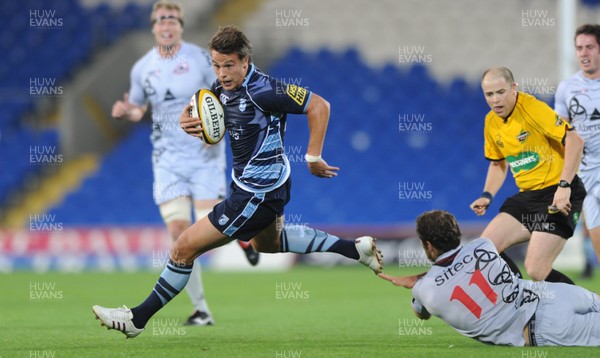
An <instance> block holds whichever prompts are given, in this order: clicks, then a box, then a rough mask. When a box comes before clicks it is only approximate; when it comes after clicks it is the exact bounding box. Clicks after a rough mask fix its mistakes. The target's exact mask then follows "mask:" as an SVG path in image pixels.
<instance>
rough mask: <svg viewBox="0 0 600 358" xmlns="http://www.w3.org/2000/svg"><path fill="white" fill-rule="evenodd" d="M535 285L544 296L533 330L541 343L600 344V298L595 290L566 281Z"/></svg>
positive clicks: (561, 344)
mask: <svg viewBox="0 0 600 358" xmlns="http://www.w3.org/2000/svg"><path fill="white" fill-rule="evenodd" d="M533 285H535V286H537V287H538V288H539V289H537V290H536V289H533V291H534V292H536V293H537V294H538V295H539V297H540V303H539V305H538V307H537V310H536V311H535V329H534V331H533V334H534V335H535V340H536V344H537V345H538V346H600V302H599V299H598V296H597V295H596V294H595V293H593V292H591V291H588V290H586V289H585V288H583V287H579V286H575V285H568V284H566V283H556V282H545V281H540V282H535V283H533ZM535 286H534V287H535Z"/></svg>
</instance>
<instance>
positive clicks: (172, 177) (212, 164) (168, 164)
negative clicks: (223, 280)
mask: <svg viewBox="0 0 600 358" xmlns="http://www.w3.org/2000/svg"><path fill="white" fill-rule="evenodd" d="M151 20H152V24H153V25H152V33H153V34H154V37H155V40H156V46H154V48H152V49H151V50H150V51H148V52H147V53H146V54H145V55H144V56H143V57H142V58H141V59H140V60H138V61H137V62H136V63H135V65H134V66H133V69H132V70H131V87H130V89H129V93H126V94H125V97H124V99H123V100H122V101H117V102H116V103H115V104H114V106H113V109H112V116H113V117H115V118H118V119H127V120H130V121H133V122H138V121H140V120H141V119H142V117H143V116H144V113H145V112H146V110H147V105H148V104H150V105H151V106H152V135H151V141H152V146H153V152H152V164H153V172H154V190H153V195H154V201H155V202H156V204H157V205H158V206H159V209H160V213H161V216H162V218H163V220H164V222H165V224H166V226H167V229H168V231H169V234H170V236H171V238H172V240H173V241H175V240H176V239H177V238H178V237H179V235H181V233H182V232H183V231H184V230H185V229H187V228H188V227H189V226H190V225H191V222H192V215H191V213H192V205H193V207H194V216H195V219H196V220H200V219H201V218H203V217H204V216H206V214H208V213H209V212H210V211H211V209H212V207H213V206H215V205H216V204H217V203H219V202H220V201H221V200H222V199H223V198H224V196H225V191H226V187H225V185H226V179H225V168H226V159H225V141H223V142H221V143H219V144H217V145H211V146H208V145H205V144H204V143H202V141H200V140H198V139H197V138H193V137H191V136H189V135H187V134H186V133H185V132H184V131H183V130H182V129H181V127H180V125H179V115H180V113H181V110H182V109H183V108H185V106H186V105H187V104H188V103H189V101H190V98H191V97H192V95H193V94H194V92H196V90H197V89H199V88H208V87H210V86H211V85H212V83H213V82H214V81H215V79H216V76H215V73H214V71H213V69H212V64H211V62H210V56H209V54H208V51H206V50H205V49H202V48H200V47H198V46H196V45H193V44H190V43H187V42H184V41H183V40H182V33H183V14H182V9H181V7H180V6H179V5H178V4H176V3H172V2H166V1H159V2H157V3H155V4H154V7H153V10H152V15H151ZM242 248H244V251H245V252H246V255H247V257H248V259H249V261H250V262H251V263H252V264H256V263H257V262H258V253H257V252H256V251H255V250H254V249H253V248H252V247H251V246H250V245H244V246H242ZM194 268H195V270H194V271H193V272H192V278H191V279H190V281H189V283H188V285H187V291H188V295H189V296H190V299H191V300H192V303H193V304H194V308H195V311H194V313H193V314H192V316H190V317H189V318H188V321H187V322H186V324H189V325H210V324H213V323H214V320H213V319H212V316H211V314H210V311H209V309H208V306H207V304H206V299H205V297H204V289H203V286H202V280H201V274H200V264H199V263H198V264H197V265H194Z"/></svg>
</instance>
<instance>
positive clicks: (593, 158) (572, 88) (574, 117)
mask: <svg viewBox="0 0 600 358" xmlns="http://www.w3.org/2000/svg"><path fill="white" fill-rule="evenodd" d="M554 99H555V101H554V110H555V111H556V113H558V114H559V115H561V116H562V117H564V118H567V119H570V121H571V124H573V126H574V127H575V129H576V130H577V133H579V135H580V136H581V137H582V138H583V140H584V141H585V146H584V149H583V159H582V160H581V165H580V166H579V169H580V170H582V171H587V170H593V169H596V168H599V167H600V79H595V80H591V79H589V78H587V77H585V76H584V75H583V72H582V71H579V72H577V73H576V74H574V75H573V76H571V77H569V78H567V79H565V80H563V81H562V82H561V83H560V84H559V85H558V88H557V89H556V95H555V98H554Z"/></svg>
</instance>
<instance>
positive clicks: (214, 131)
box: [190, 88, 225, 144]
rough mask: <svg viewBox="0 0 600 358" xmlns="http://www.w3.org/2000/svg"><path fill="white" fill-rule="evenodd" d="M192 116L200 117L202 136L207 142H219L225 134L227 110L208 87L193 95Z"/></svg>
mask: <svg viewBox="0 0 600 358" xmlns="http://www.w3.org/2000/svg"><path fill="white" fill-rule="evenodd" d="M190 104H191V105H192V113H191V115H192V117H193V118H200V121H201V122H202V136H203V137H204V142H206V143H207V144H217V143H219V142H220V141H221V139H223V137H224V136H225V112H224V111H223V106H221V102H219V99H218V98H217V96H215V94H214V93H212V92H211V91H210V90H208V89H206V88H202V89H200V90H198V91H197V92H196V93H194V95H193V96H192V100H191V102H190Z"/></svg>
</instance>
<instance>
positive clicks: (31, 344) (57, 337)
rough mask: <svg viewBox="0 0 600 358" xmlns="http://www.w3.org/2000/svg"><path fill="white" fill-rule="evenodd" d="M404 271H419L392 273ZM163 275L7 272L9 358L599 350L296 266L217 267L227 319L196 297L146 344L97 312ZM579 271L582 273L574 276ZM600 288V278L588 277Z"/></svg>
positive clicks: (365, 280)
mask: <svg viewBox="0 0 600 358" xmlns="http://www.w3.org/2000/svg"><path fill="white" fill-rule="evenodd" d="M386 272H388V273H390V274H394V275H398V274H410V273H414V272H415V271H414V270H399V269H396V270H394V269H390V270H386ZM158 274H159V273H157V272H143V273H112V274H103V273H80V274H59V273H46V274H36V273H28V272H19V273H13V274H10V275H2V276H0V282H1V283H2V284H1V285H0V287H2V288H3V290H2V291H3V292H2V294H1V295H0V307H1V310H2V312H1V317H2V318H1V322H2V323H3V327H2V333H1V334H0V337H1V338H0V341H2V344H1V345H0V357H176V356H180V357H185V356H195V357H198V356H202V357H276V358H277V357H281V358H290V357H298V358H300V357H388V356H409V357H433V356H436V357H446V356H453V357H461V358H465V357H478V358H480V357H482V356H484V355H490V356H493V357H546V356H550V357H563V356H564V357H572V356H594V355H597V354H598V348H584V347H575V348H566V347H558V348H555V347H552V348H550V347H541V348H520V347H494V346H487V345H483V344H481V343H478V342H476V341H474V340H471V339H468V338H465V337H462V336H461V335H460V334H458V333H456V332H455V331H454V330H452V329H451V328H449V327H448V326H447V325H446V324H445V323H443V322H442V321H441V320H439V319H437V318H432V319H430V320H428V321H420V320H418V319H416V318H415V317H414V316H413V314H412V311H411V308H410V297H411V296H410V291H409V290H406V289H403V288H397V287H394V286H392V285H391V284H390V283H388V282H385V281H383V280H381V279H379V278H377V277H375V276H374V275H373V274H371V273H370V272H369V271H368V270H366V269H365V268H364V267H336V268H311V267H296V268H294V269H293V270H291V271H289V272H284V273H252V272H250V273H221V272H205V273H204V284H205V287H206V288H207V297H208V300H209V305H210V308H211V310H212V312H213V314H214V316H215V319H216V325H215V326H212V327H184V326H182V324H183V322H184V320H185V318H186V317H187V316H188V315H189V314H190V313H191V304H190V303H189V299H188V297H187V294H185V293H183V294H181V295H179V296H178V297H176V298H175V300H173V301H172V302H171V303H169V305H168V306H167V307H165V308H164V309H163V310H162V311H160V312H159V313H158V314H157V315H155V316H154V317H153V319H152V320H151V321H150V322H148V325H147V326H146V330H145V331H144V332H143V333H142V334H141V335H140V336H138V337H137V338H135V339H128V340H125V336H124V335H122V334H121V333H120V332H117V331H107V330H106V328H104V327H102V328H101V327H100V326H99V322H98V321H96V320H95V319H94V316H93V313H92V312H91V307H92V305H93V304H100V305H104V306H108V307H117V306H120V305H122V304H126V305H128V306H129V307H132V306H135V305H136V304H138V303H139V302H141V300H143V299H145V297H146V296H147V294H148V293H149V291H150V290H151V289H152V287H153V286H154V283H155V282H156V279H157V277H158ZM571 276H572V277H576V274H574V273H571ZM578 281H579V282H578V283H579V284H580V285H582V286H584V287H586V288H588V289H591V290H595V291H598V289H599V288H600V277H598V275H596V277H595V278H594V279H593V280H586V281H582V280H578Z"/></svg>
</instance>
